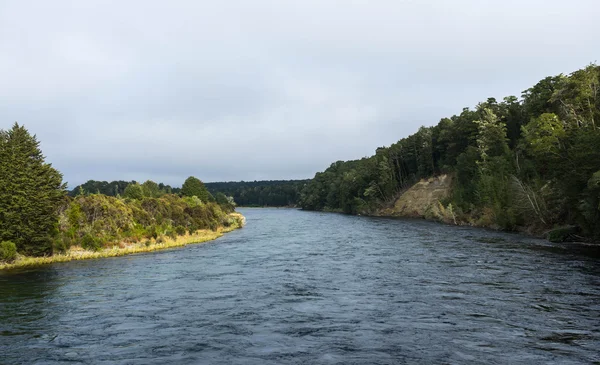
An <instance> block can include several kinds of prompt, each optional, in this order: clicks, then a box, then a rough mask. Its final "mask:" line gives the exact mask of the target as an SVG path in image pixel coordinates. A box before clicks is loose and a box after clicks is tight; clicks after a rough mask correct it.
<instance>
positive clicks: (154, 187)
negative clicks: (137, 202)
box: [142, 180, 163, 198]
mask: <svg viewBox="0 0 600 365" xmlns="http://www.w3.org/2000/svg"><path fill="white" fill-rule="evenodd" d="M142 191H143V193H144V196H145V197H147V198H160V197H161V196H162V195H163V193H162V191H161V190H160V188H159V186H158V184H157V183H155V182H154V181H152V180H146V182H144V183H143V184H142Z"/></svg>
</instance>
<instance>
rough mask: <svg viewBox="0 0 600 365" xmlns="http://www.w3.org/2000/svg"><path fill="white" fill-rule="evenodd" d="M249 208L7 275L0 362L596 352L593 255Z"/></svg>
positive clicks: (565, 356) (487, 357)
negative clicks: (236, 221)
mask: <svg viewBox="0 0 600 365" xmlns="http://www.w3.org/2000/svg"><path fill="white" fill-rule="evenodd" d="M240 211H241V212H242V213H243V214H244V215H245V216H246V217H247V221H248V225H247V226H246V227H245V228H243V229H241V230H237V231H235V232H232V233H228V234H227V235H226V236H224V237H222V238H220V239H218V240H216V241H213V242H211V243H206V244H201V245H192V246H187V247H184V248H180V249H174V250H170V251H162V252H155V253H148V254H140V255H134V256H125V257H118V258H111V259H99V260H89V261H79V262H71V263H63V264H55V265H51V266H44V267H40V268H35V269H27V270H19V271H10V272H0V364H59V363H69V364H167V363H180V364H198V363H210V364H261V365H262V364H281V363H290V364H365V363H377V364H434V363H435V364H463V363H471V364H584V363H594V362H597V363H598V362H600V355H599V349H600V261H599V259H598V258H594V257H592V256H590V255H589V254H588V253H586V252H580V251H571V250H567V249H566V248H565V246H557V245H552V244H550V243H547V242H545V241H541V240H536V239H531V238H527V237H523V236H520V235H515V234H505V233H498V232H491V231H486V230H481V229H473V228H465V227H449V226H445V225H440V224H435V223H430V222H424V221H419V220H392V219H383V218H367V217H354V216H345V215H338V214H327V213H314V212H302V211H297V210H293V209H240ZM584 251H585V250H584Z"/></svg>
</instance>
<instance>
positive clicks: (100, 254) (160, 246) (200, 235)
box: [0, 212, 246, 270]
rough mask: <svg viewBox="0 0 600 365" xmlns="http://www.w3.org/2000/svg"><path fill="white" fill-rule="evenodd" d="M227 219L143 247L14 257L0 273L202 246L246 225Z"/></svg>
mask: <svg viewBox="0 0 600 365" xmlns="http://www.w3.org/2000/svg"><path fill="white" fill-rule="evenodd" d="M229 216H230V217H231V218H233V222H234V223H233V224H231V225H230V226H229V227H224V226H221V227H218V228H217V229H216V230H215V231H213V230H209V229H201V230H198V231H196V232H194V233H193V234H189V233H186V234H185V235H182V236H177V237H175V238H171V237H168V236H161V237H159V239H154V238H153V239H151V240H149V241H146V242H150V244H146V242H142V241H138V242H135V243H129V244H124V243H121V244H119V245H115V246H112V247H110V248H104V249H102V250H99V251H90V250H84V249H83V248H81V246H73V247H71V248H70V249H69V250H67V251H66V252H65V253H60V254H55V255H52V256H42V257H31V256H23V255H18V256H17V258H16V260H15V261H14V262H11V263H2V262H0V270H10V269H18V268H25V267H34V266H41V265H47V264H52V263H58V262H70V261H77V260H90V259H99V258H108V257H119V256H126V255H132V254H137V253H144V252H154V251H159V250H165V249H169V248H177V247H184V246H187V245H192V244H200V243H206V242H209V241H214V240H216V239H217V238H219V237H222V236H223V235H224V234H225V233H229V232H231V231H234V230H236V229H240V228H242V227H243V226H244V225H245V224H246V218H245V217H244V216H243V215H242V214H241V213H237V212H234V213H230V214H229ZM157 241H160V242H157Z"/></svg>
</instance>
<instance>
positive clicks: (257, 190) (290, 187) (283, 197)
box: [206, 180, 309, 207]
mask: <svg viewBox="0 0 600 365" xmlns="http://www.w3.org/2000/svg"><path fill="white" fill-rule="evenodd" d="M308 181H309V180H271V181H239V182H234V181H230V182H213V183H206V187H207V188H208V191H210V192H211V193H213V194H215V198H217V194H218V193H222V194H224V195H226V196H231V197H233V200H234V201H235V204H237V205H239V206H244V207H264V206H269V207H287V206H296V205H297V204H298V200H299V199H300V191H301V190H302V188H303V187H304V185H305V184H306V183H308Z"/></svg>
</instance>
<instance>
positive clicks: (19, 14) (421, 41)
mask: <svg viewBox="0 0 600 365" xmlns="http://www.w3.org/2000/svg"><path fill="white" fill-rule="evenodd" d="M599 12H600V5H599V4H598V3H597V1H595V0H574V1H570V2H564V1H558V0H551V1H548V0H546V1H542V0H531V1H527V2H523V1H516V0H508V1H503V2H497V1H476V0H457V1H452V2H449V1H442V0H431V1H416V0H405V1H392V0H390V1H383V0H381V1H359V0H355V1H341V0H338V1H334V0H325V1H318V0H305V1H268V0H256V1H251V2H250V1H242V0H238V1H234V0H229V1H219V2H215V1H172V2H162V1H129V2H122V1H93V0H90V1H53V2H44V1H16V0H14V1H10V0H9V1H3V2H0V85H1V86H2V87H0V128H8V127H10V125H11V124H12V123H13V122H14V121H15V120H17V121H19V122H20V123H23V124H25V125H26V126H27V127H28V128H29V129H30V131H31V132H33V133H36V134H37V135H38V138H39V139H40V140H41V142H42V148H43V151H44V153H45V154H46V155H47V157H48V160H49V161H50V162H52V163H53V164H54V165H55V166H56V167H57V168H58V169H60V170H61V171H62V172H63V173H64V175H65V179H66V180H67V181H69V183H70V185H71V186H74V185H76V184H78V183H81V182H83V181H85V180H87V179H99V180H112V179H126V180H128V179H136V180H146V179H153V180H156V181H163V182H165V183H170V184H175V185H179V184H181V182H182V181H183V179H185V177H187V176H189V175H196V176H198V177H200V178H201V179H203V180H206V181H217V180H254V179H288V178H308V177H312V175H313V174H314V173H315V172H316V171H319V170H322V169H323V168H325V167H327V166H328V165H329V164H330V163H331V162H333V161H335V160H340V159H344V160H345V159H354V158H360V157H363V156H367V155H370V154H372V153H373V151H374V149H375V148H376V147H378V146H382V145H389V144H391V143H393V142H395V141H397V140H398V139H400V138H402V137H404V136H406V135H408V134H410V133H413V132H415V131H416V130H417V129H418V128H419V126H421V125H433V124H435V123H437V122H438V121H439V119H440V118H442V117H445V116H450V115H452V114H454V113H458V112H460V110H461V109H462V107H464V106H474V105H475V104H476V103H477V102H479V101H482V100H485V99H486V98H487V97H488V96H495V97H498V98H501V97H503V96H507V95H517V96H518V95H519V94H520V92H521V91H522V90H523V89H525V88H527V87H529V86H531V85H532V84H533V83H534V82H536V81H537V80H539V79H541V78H543V77H545V76H548V75H553V74H557V73H561V72H570V71H573V70H575V69H577V68H580V67H582V66H584V65H586V64H587V63H589V62H592V61H595V60H597V58H598V53H597V50H598V49H600V40H599V39H598V37H597V34H596V33H597V29H596V22H595V19H594V18H595V15H596V14H598V13H599Z"/></svg>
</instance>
